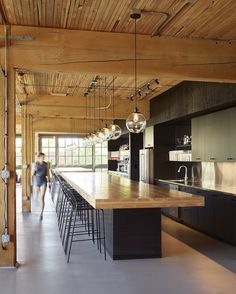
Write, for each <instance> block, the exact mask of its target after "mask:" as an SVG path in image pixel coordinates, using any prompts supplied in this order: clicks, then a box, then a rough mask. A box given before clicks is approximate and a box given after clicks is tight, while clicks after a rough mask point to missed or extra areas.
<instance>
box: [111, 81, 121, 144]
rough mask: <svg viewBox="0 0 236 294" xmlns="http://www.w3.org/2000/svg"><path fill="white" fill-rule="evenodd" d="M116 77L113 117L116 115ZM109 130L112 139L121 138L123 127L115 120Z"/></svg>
mask: <svg viewBox="0 0 236 294" xmlns="http://www.w3.org/2000/svg"><path fill="white" fill-rule="evenodd" d="M114 93H115V79H114V77H113V86H112V105H113V118H114V117H115V99H114V97H115V95H114ZM108 129H109V132H110V137H111V140H117V139H119V138H120V136H121V134H122V131H121V128H120V127H119V126H118V125H116V124H115V123H114V121H113V122H112V124H111V125H110V126H109V128H108Z"/></svg>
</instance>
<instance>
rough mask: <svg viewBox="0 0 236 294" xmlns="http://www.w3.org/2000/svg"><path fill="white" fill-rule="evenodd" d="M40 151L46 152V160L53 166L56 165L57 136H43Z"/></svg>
mask: <svg viewBox="0 0 236 294" xmlns="http://www.w3.org/2000/svg"><path fill="white" fill-rule="evenodd" d="M40 152H43V153H45V160H46V161H48V162H50V163H51V165H52V166H55V165H56V137H55V136H48V137H42V138H41V142H40Z"/></svg>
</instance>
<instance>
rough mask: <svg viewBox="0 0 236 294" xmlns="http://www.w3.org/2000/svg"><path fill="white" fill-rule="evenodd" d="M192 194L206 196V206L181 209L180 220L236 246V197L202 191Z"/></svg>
mask: <svg viewBox="0 0 236 294" xmlns="http://www.w3.org/2000/svg"><path fill="white" fill-rule="evenodd" d="M183 188H186V187H183ZM180 190H182V189H181V187H180ZM184 190H185V192H187V191H186V189H184ZM196 192H197V190H196ZM190 193H193V194H201V195H203V194H205V195H203V196H204V197H205V206H204V207H183V208H180V213H179V218H180V220H181V221H182V222H183V223H184V224H185V225H187V226H190V227H192V228H194V229H197V230H199V231H201V232H203V233H206V234H208V235H210V236H212V237H215V238H217V239H220V240H222V241H226V242H228V243H231V244H233V245H236V196H229V195H223V194H221V193H217V192H216V193H214V192H208V191H207V192H204V191H202V190H198V193H195V192H193V191H191V192H190Z"/></svg>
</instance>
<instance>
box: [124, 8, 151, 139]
mask: <svg viewBox="0 0 236 294" xmlns="http://www.w3.org/2000/svg"><path fill="white" fill-rule="evenodd" d="M130 17H131V18H132V19H134V84H135V87H134V101H135V109H134V112H132V113H131V114H130V115H129V116H128V117H127V119H126V127H127V129H128V131H129V132H131V133H136V134H138V133H140V132H143V131H144V129H145V127H146V118H145V117H144V115H143V114H142V113H141V112H140V111H139V110H138V107H137V96H138V91H137V32H136V22H137V19H139V18H140V17H141V12H140V11H139V10H133V11H131V14H130Z"/></svg>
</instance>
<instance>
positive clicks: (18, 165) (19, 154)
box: [16, 136, 22, 169]
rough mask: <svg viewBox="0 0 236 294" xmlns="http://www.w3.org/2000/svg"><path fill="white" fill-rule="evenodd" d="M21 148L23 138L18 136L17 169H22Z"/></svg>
mask: <svg viewBox="0 0 236 294" xmlns="http://www.w3.org/2000/svg"><path fill="white" fill-rule="evenodd" d="M21 148H22V139H21V136H17V137H16V168H17V169H20V168H21V162H22V153H21Z"/></svg>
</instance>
